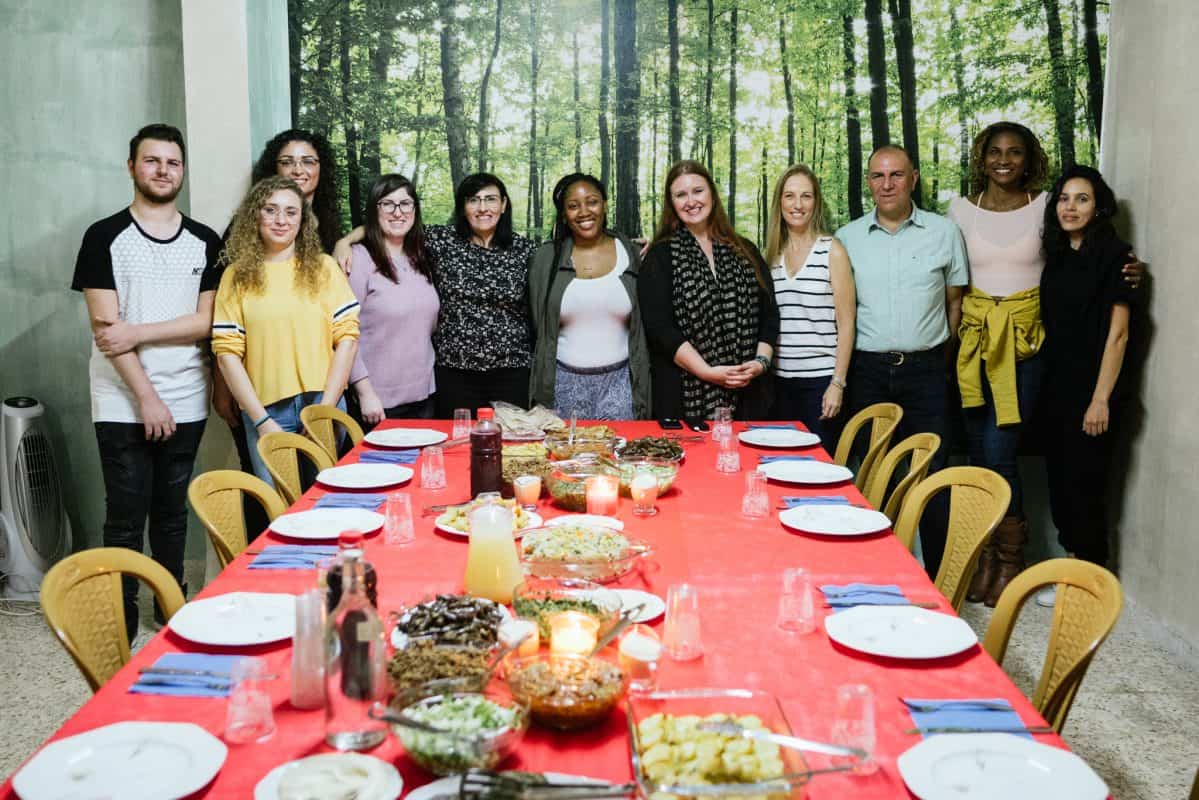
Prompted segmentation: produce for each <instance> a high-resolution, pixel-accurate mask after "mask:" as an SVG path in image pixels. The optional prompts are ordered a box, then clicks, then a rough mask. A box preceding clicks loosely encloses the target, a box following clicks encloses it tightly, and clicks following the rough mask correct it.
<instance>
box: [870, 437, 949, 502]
mask: <svg viewBox="0 0 1199 800" xmlns="http://www.w3.org/2000/svg"><path fill="white" fill-rule="evenodd" d="M940 446H941V437H940V436H938V435H937V434H935V433H914V434H912V435H911V436H909V437H908V438H906V439H904V440H903V441H902V442H900V443H899V444H897V445H895V446H894V447H892V448H891V449H890V450H888V451H887V454H886V455H885V456H883V457H882V458H881V459H879V461H878V466H876V467H875V468H874V469H872V470H871V471H870V477H869V478H868V479H867V481H866V488H865V489H863V490H862V494H864V495H866V502H868V503H870V505H872V506H874V507H875V508H877V509H878V510H879V511H881V512H883V513H884V514H886V515H887V519H890V520H894V519H895V518H896V517H898V516H899V509H900V508H902V507H903V498H904V497H906V496H907V494H908V490H909V489H911V488H912V487H913V486H914V485H916V484H917V483H919V482H920V481H922V480H924V477H925V476H926V475H927V474H928V464H929V462H930V461H932V460H933V455H935V454H936V452H937V448H939V447H940ZM908 457H910V458H911V460H910V461H909V463H908V472H907V474H906V475H904V476H903V478H901V479H900V481H899V483H897V484H896V485H895V489H893V490H892V491H891V494H890V496H888V495H887V487H888V486H889V485H890V484H891V478H892V476H894V475H895V470H896V469H898V468H899V465H900V464H901V463H902V462H903V460H904V459H905V458H908ZM884 500H885V501H886V502H885V503H884Z"/></svg>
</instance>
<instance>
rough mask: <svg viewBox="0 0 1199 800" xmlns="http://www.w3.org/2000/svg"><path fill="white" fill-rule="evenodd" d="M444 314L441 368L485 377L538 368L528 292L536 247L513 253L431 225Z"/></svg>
mask: <svg viewBox="0 0 1199 800" xmlns="http://www.w3.org/2000/svg"><path fill="white" fill-rule="evenodd" d="M425 236H426V242H427V245H428V247H429V250H430V251H431V252H432V254H433V256H434V258H435V259H436V261H435V266H434V268H433V277H434V283H435V284H436V286H437V294H438V295H439V296H440V297H441V314H440V316H439V317H438V320H437V330H436V331H435V332H434V334H433V349H434V350H435V351H436V353H437V363H438V364H439V365H440V366H443V367H450V368H452V369H467V370H475V371H483V370H489V369H500V368H505V367H527V366H529V365H530V363H532V355H531V346H532V345H531V342H530V340H529V306H528V299H527V297H526V286H527V283H528V274H529V254H530V253H531V252H532V251H533V243H532V242H531V241H529V240H528V239H526V238H525V237H523V236H516V235H514V236H513V237H512V246H511V247H509V248H508V249H507V250H499V249H488V248H486V247H480V246H479V245H477V244H475V243H473V242H470V241H467V240H464V239H462V238H461V237H459V236H458V234H457V232H456V231H455V230H454V229H453V228H452V227H451V226H448V225H426V226H425Z"/></svg>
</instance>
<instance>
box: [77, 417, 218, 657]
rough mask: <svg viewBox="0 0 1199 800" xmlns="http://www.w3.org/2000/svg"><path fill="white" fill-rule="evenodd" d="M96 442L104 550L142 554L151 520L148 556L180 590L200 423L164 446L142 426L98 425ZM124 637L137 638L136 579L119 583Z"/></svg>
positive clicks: (183, 426) (183, 428)
mask: <svg viewBox="0 0 1199 800" xmlns="http://www.w3.org/2000/svg"><path fill="white" fill-rule="evenodd" d="M95 425H96V442H97V443H98V444H99V447H100V468H101V470H102V472H103V476H104V491H105V517H104V546H105V547H128V548H129V549H130V550H136V551H137V552H139V553H140V552H141V551H142V546H143V532H144V531H145V529H146V519H147V518H149V521H150V526H149V536H150V554H151V556H152V557H153V558H154V560H155V561H157V562H158V563H159V564H161V565H162V566H163V567H165V568H166V570H167V572H169V573H171V575H172V576H173V577H174V578H175V581H176V582H177V583H178V584H179V585H180V587H182V585H183V551H184V548H185V547H186V545H187V486H188V484H189V483H190V482H191V476H192V468H193V466H194V465H195V461H196V451H197V450H199V449H200V437H202V436H203V435H204V421H203V420H201V421H200V422H181V423H179V424H177V425H176V426H175V433H174V435H173V436H171V438H169V439H167V440H166V441H163V442H152V441H148V440H147V439H146V429H145V426H144V425H142V424H141V423H140V422H138V423H126V422H97V423H95ZM121 589H122V594H123V596H124V604H125V632H126V633H127V634H128V635H129V640H130V641H132V640H133V637H134V636H136V635H137V590H138V582H137V579H136V578H132V577H126V578H122V580H121Z"/></svg>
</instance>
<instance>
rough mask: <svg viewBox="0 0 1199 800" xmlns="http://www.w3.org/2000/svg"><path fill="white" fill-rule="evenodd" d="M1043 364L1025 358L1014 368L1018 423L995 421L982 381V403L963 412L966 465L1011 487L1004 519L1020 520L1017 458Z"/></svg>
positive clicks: (1034, 407)
mask: <svg viewBox="0 0 1199 800" xmlns="http://www.w3.org/2000/svg"><path fill="white" fill-rule="evenodd" d="M1043 373H1044V362H1043V360H1042V358H1041V357H1040V356H1033V357H1032V358H1027V359H1025V360H1024V361H1021V362H1020V363H1018V364H1017V365H1016V396H1017V398H1018V399H1019V402H1020V422H1018V423H1016V424H1015V425H1004V426H1003V427H1002V428H1001V427H999V426H998V425H997V424H996V421H995V402H994V401H993V400H992V398H991V385H990V383H989V382H988V381H986V380H985V379H984V380H983V396H984V397H985V398H986V403H985V404H984V405H982V406H979V407H977V408H967V409H965V417H966V442H967V444H968V445H969V448H970V463H971V464H973V465H974V466H976V467H986V468H987V469H990V470H994V471H995V472H998V473H999V474H1000V475H1002V476H1003V477H1005V478H1007V482H1008V485H1010V486H1011V487H1012V502H1011V503H1010V504H1009V505H1008V516H1021V517H1022V516H1024V484H1023V483H1021V481H1020V468H1019V463H1018V460H1017V459H1018V457H1019V455H1020V439H1021V437H1022V436H1023V435H1024V431H1025V430H1026V429H1027V428H1028V426H1029V423H1030V421H1031V420H1032V416H1033V414H1034V413H1036V411H1037V409H1038V408H1039V406H1040V397H1041V376H1042V375H1043Z"/></svg>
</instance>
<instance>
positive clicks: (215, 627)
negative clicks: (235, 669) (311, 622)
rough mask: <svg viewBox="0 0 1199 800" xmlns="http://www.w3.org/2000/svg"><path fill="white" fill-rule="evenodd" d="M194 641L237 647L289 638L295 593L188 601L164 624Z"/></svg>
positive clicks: (293, 622) (241, 594) (238, 594)
mask: <svg viewBox="0 0 1199 800" xmlns="http://www.w3.org/2000/svg"><path fill="white" fill-rule="evenodd" d="M167 626H168V627H170V629H171V630H173V631H174V632H175V633H177V634H179V635H180V636H182V637H183V638H184V639H187V640H188V641H190V642H196V643H197V644H212V645H223V646H226V647H240V646H245V645H252V644H264V643H266V642H278V641H282V640H283V639H290V638H291V637H292V634H294V633H295V627H296V596H295V595H293V594H279V593H275V592H229V593H227V594H218V595H216V596H215V597H205V598H204V599H202V600H192V601H191V602H190V603H187V604H186V605H184V606H183V608H181V609H179V610H178V611H177V612H175V616H173V617H171V619H170V621H169V622H168V623H167Z"/></svg>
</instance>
